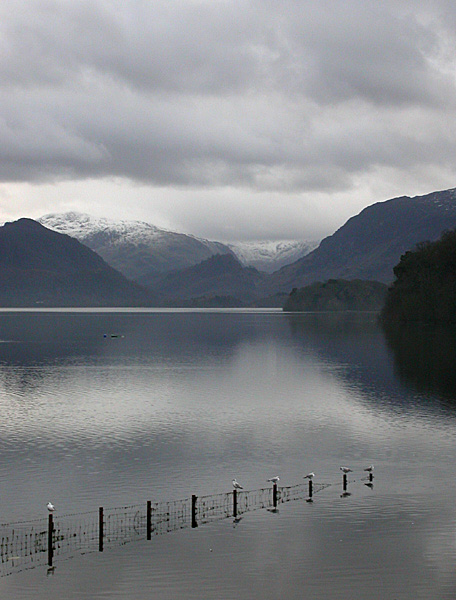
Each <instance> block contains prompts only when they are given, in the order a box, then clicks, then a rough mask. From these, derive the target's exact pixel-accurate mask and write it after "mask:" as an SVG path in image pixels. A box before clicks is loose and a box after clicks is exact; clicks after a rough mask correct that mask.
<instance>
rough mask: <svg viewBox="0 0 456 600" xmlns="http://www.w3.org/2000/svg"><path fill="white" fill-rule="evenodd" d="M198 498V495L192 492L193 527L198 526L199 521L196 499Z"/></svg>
mask: <svg viewBox="0 0 456 600" xmlns="http://www.w3.org/2000/svg"><path fill="white" fill-rule="evenodd" d="M197 500H198V496H195V494H192V527H193V528H195V527H198V523H197V520H196V501H197Z"/></svg>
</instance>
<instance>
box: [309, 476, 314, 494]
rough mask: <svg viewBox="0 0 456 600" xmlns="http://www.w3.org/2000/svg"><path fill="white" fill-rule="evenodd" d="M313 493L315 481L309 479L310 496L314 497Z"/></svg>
mask: <svg viewBox="0 0 456 600" xmlns="http://www.w3.org/2000/svg"><path fill="white" fill-rule="evenodd" d="M312 495H313V482H312V479H309V498H312Z"/></svg>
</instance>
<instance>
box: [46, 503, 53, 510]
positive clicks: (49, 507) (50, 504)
mask: <svg viewBox="0 0 456 600" xmlns="http://www.w3.org/2000/svg"><path fill="white" fill-rule="evenodd" d="M46 508H47V509H48V511H49V512H54V511H55V506H54V505H53V504H52V502H48V503H47V504H46Z"/></svg>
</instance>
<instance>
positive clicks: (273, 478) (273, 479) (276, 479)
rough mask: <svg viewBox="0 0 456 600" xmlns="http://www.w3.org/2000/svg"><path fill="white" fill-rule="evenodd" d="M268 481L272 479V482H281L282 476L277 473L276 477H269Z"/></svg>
mask: <svg viewBox="0 0 456 600" xmlns="http://www.w3.org/2000/svg"><path fill="white" fill-rule="evenodd" d="M268 481H270V482H271V483H279V481H280V477H279V476H278V475H276V476H275V477H271V479H268Z"/></svg>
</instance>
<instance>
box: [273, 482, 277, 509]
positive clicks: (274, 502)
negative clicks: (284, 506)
mask: <svg viewBox="0 0 456 600" xmlns="http://www.w3.org/2000/svg"><path fill="white" fill-rule="evenodd" d="M272 506H273V507H274V508H277V483H273V484H272Z"/></svg>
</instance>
